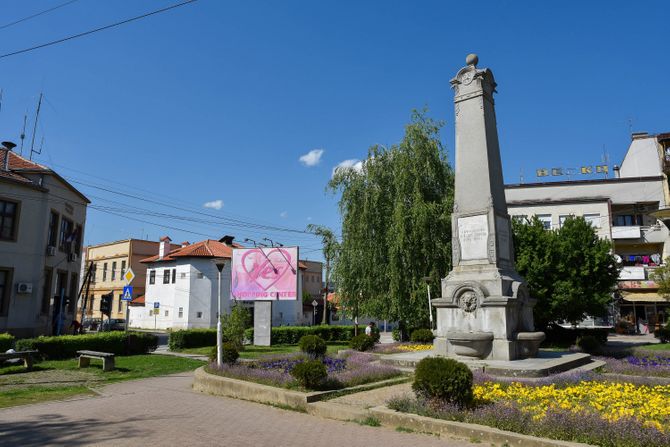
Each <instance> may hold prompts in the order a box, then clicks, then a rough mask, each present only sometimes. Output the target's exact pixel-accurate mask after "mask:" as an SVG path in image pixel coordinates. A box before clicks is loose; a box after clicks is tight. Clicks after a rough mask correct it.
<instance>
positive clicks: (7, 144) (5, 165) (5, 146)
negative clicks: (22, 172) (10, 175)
mask: <svg viewBox="0 0 670 447" xmlns="http://www.w3.org/2000/svg"><path fill="white" fill-rule="evenodd" d="M15 147H16V144H14V143H12V142H11V141H3V142H2V147H0V150H2V151H3V153H4V154H3V155H4V157H3V161H2V170H3V171H9V153H10V152H11V151H12V149H14V148H15Z"/></svg>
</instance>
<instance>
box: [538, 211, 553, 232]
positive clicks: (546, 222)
mask: <svg viewBox="0 0 670 447" xmlns="http://www.w3.org/2000/svg"><path fill="white" fill-rule="evenodd" d="M537 218H538V219H540V222H542V225H543V226H544V229H545V230H551V214H538V215H537Z"/></svg>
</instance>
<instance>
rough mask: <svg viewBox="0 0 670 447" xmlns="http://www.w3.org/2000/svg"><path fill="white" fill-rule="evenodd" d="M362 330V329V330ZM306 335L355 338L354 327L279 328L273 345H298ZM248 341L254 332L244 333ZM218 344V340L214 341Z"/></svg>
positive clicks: (326, 338) (324, 338) (251, 330)
mask: <svg viewBox="0 0 670 447" xmlns="http://www.w3.org/2000/svg"><path fill="white" fill-rule="evenodd" d="M361 330H362V329H361ZM305 335H316V336H318V337H320V338H321V339H323V340H324V341H331V342H332V341H342V342H346V341H349V340H351V338H352V337H353V336H354V327H353V326H328V325H322V326H279V327H273V328H272V335H271V341H270V342H271V343H272V344H273V345H296V344H298V342H299V341H300V339H301V338H302V337H304V336H305ZM244 336H245V338H246V339H248V340H251V341H253V339H254V330H253V329H247V330H246V331H245V332H244ZM214 343H216V339H215V341H214Z"/></svg>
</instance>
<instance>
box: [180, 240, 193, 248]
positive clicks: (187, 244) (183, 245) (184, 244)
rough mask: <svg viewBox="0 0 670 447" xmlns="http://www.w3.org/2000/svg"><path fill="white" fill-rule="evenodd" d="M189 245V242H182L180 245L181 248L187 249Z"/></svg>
mask: <svg viewBox="0 0 670 447" xmlns="http://www.w3.org/2000/svg"><path fill="white" fill-rule="evenodd" d="M189 245H191V243H190V242H189V241H184V242H182V243H181V248H184V247H188V246H189Z"/></svg>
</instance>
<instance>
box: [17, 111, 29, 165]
mask: <svg viewBox="0 0 670 447" xmlns="http://www.w3.org/2000/svg"><path fill="white" fill-rule="evenodd" d="M27 123H28V111H27V110H26V113H25V114H24V115H23V130H22V131H21V135H20V136H19V138H21V150H20V153H19V155H23V140H25V139H26V124H27Z"/></svg>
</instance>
